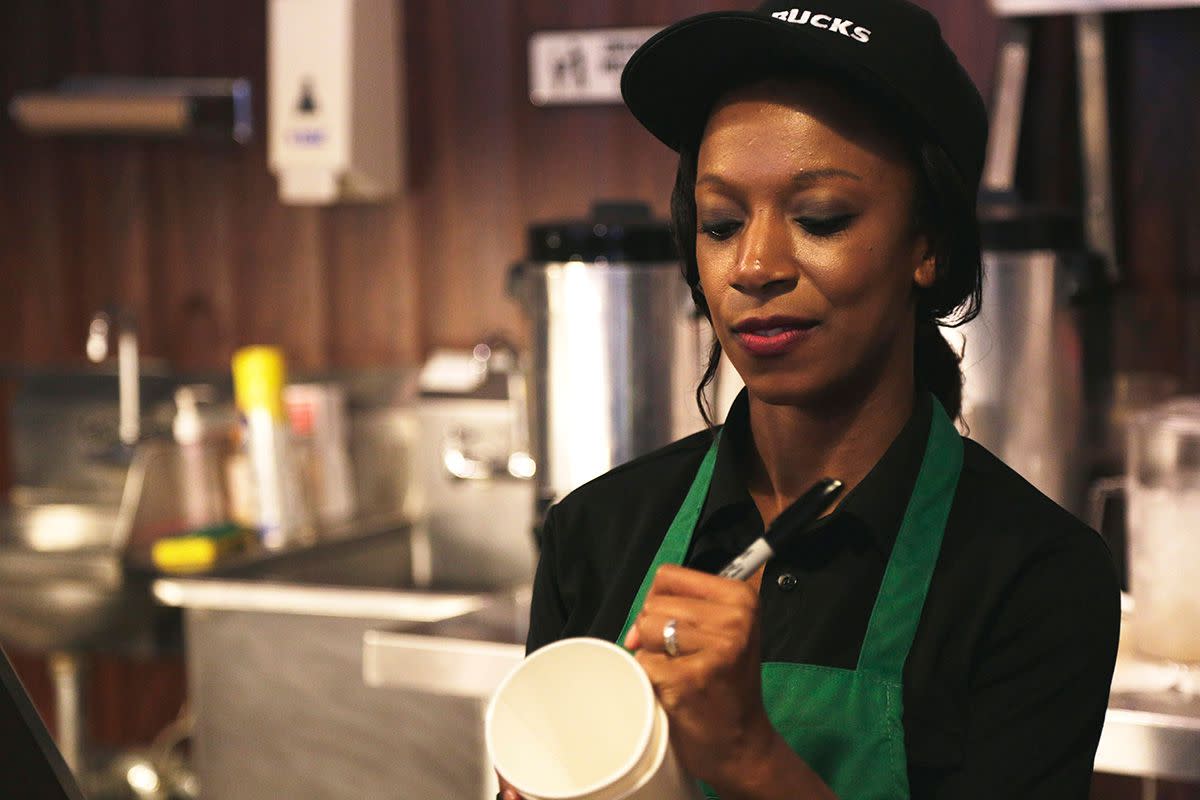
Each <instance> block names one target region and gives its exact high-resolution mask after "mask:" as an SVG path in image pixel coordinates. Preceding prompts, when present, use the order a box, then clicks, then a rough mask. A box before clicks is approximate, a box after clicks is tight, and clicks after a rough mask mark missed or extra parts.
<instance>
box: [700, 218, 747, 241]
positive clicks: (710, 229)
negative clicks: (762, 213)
mask: <svg viewBox="0 0 1200 800" xmlns="http://www.w3.org/2000/svg"><path fill="white" fill-rule="evenodd" d="M741 226H742V223H740V222H738V221H737V220H732V219H726V220H720V221H718V222H705V223H702V224H701V225H700V232H701V233H702V234H704V235H705V236H707V237H708V238H710V239H716V240H717V241H718V242H723V241H725V240H726V239H728V238H729V237H730V236H733V235H734V234H735V233H737V230H738V228H740V227H741Z"/></svg>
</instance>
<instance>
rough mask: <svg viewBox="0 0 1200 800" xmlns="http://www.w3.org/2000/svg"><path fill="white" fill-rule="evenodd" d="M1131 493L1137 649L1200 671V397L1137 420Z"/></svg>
mask: <svg viewBox="0 0 1200 800" xmlns="http://www.w3.org/2000/svg"><path fill="white" fill-rule="evenodd" d="M1125 488H1126V494H1127V498H1128V503H1129V511H1128V514H1129V516H1128V537H1129V550H1130V553H1129V556H1130V562H1129V588H1130V593H1131V594H1132V595H1133V600H1134V603H1135V611H1134V621H1135V622H1134V630H1135V646H1136V648H1137V649H1138V650H1139V651H1140V652H1141V653H1142V654H1144V655H1146V656H1150V657H1152V658H1156V659H1164V660H1167V661H1171V662H1175V663H1177V664H1181V665H1187V666H1188V667H1200V586H1198V583H1197V581H1198V580H1200V397H1183V398H1177V399H1175V400H1171V401H1168V402H1167V403H1165V404H1163V405H1160V406H1156V407H1155V408H1153V409H1150V410H1148V411H1144V412H1142V413H1140V414H1138V415H1137V416H1136V417H1134V419H1133V420H1132V423H1131V424H1130V427H1129V449H1128V471H1127V478H1126V487H1125Z"/></svg>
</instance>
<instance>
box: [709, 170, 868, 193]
mask: <svg viewBox="0 0 1200 800" xmlns="http://www.w3.org/2000/svg"><path fill="white" fill-rule="evenodd" d="M828 178H846V179H848V180H853V181H861V180H862V176H861V175H857V174H855V173H853V172H850V171H849V170H845V169H839V168H837V167H824V168H821V169H806V170H803V171H801V172H797V173H796V174H795V175H793V176H792V180H791V182H792V183H793V184H795V185H804V186H808V185H810V184H814V183H817V182H819V181H822V180H826V179H828ZM696 186H697V187H700V186H712V187H713V188H716V189H732V188H734V185H733V184H731V183H730V182H729V181H727V180H725V179H724V178H722V177H721V176H720V175H717V174H715V173H711V172H708V173H705V174H703V175H701V176H700V177H698V178H696Z"/></svg>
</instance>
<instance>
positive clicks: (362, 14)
mask: <svg viewBox="0 0 1200 800" xmlns="http://www.w3.org/2000/svg"><path fill="white" fill-rule="evenodd" d="M400 7H401V4H399V3H396V2H395V1H394V0H270V5H269V16H268V23H267V24H268V31H269V34H268V37H269V46H268V61H267V88H268V99H267V115H268V120H267V122H268V124H267V139H268V147H269V160H270V166H271V171H272V172H274V173H275V175H276V177H277V178H278V180H279V197H280V199H281V200H282V201H283V202H284V203H289V204H300V205H329V204H333V203H339V202H371V201H380V200H384V199H386V198H388V197H390V196H392V195H394V194H395V193H396V192H397V190H398V188H399V185H400V163H401V160H400V148H401V133H402V131H403V125H402V120H401V114H402V111H401V109H402V108H403V105H402V103H401V96H400V91H401V87H402V85H403V84H402V81H401V80H400V76H399V75H398V69H399V68H398V62H399V57H398V52H397V51H398V42H399V41H400V36H401V27H400V23H401V22H402V20H401V18H400V15H401V11H400Z"/></svg>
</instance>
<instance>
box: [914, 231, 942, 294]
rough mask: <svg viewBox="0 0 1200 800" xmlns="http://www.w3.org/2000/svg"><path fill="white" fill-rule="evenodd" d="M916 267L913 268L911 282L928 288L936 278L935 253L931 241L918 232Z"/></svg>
mask: <svg viewBox="0 0 1200 800" xmlns="http://www.w3.org/2000/svg"><path fill="white" fill-rule="evenodd" d="M915 253H916V255H917V258H918V259H919V260H918V261H917V267H916V269H914V270H913V283H915V284H916V285H917V286H919V287H921V288H922V289H929V288H931V287H932V286H933V283H934V281H936V280H937V253H936V252H935V251H934V248H933V241H932V240H931V239H930V238H929V237H928V236H927V235H925V234H919V235H918V236H917V241H916V244H915Z"/></svg>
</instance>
